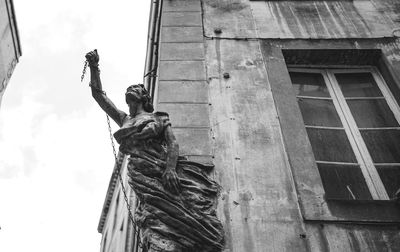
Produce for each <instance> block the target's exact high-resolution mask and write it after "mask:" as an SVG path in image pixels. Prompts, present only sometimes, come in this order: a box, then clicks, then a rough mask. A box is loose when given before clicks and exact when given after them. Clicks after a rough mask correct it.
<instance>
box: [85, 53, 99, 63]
mask: <svg viewBox="0 0 400 252" xmlns="http://www.w3.org/2000/svg"><path fill="white" fill-rule="evenodd" d="M85 57H86V60H87V61H88V62H89V66H90V67H93V66H94V67H97V66H98V65H99V54H98V53H97V50H96V49H94V50H93V51H91V52H88V53H87V54H86V56H85Z"/></svg>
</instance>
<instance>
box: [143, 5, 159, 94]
mask: <svg viewBox="0 0 400 252" xmlns="http://www.w3.org/2000/svg"><path fill="white" fill-rule="evenodd" d="M161 5H162V0H153V1H152V2H151V7H150V19H149V33H148V34H149V35H148V37H147V53H146V63H145V68H144V77H143V78H144V80H143V84H144V86H145V87H146V89H147V90H149V92H150V94H151V96H152V97H154V91H155V84H156V79H157V71H158V45H159V36H160V23H161V22H160V21H161Z"/></svg>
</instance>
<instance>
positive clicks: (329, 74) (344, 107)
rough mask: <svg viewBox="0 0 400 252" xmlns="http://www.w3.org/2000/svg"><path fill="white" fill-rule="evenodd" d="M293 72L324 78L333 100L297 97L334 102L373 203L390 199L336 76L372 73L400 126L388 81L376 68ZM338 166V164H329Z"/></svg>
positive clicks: (399, 114) (398, 108)
mask: <svg viewBox="0 0 400 252" xmlns="http://www.w3.org/2000/svg"><path fill="white" fill-rule="evenodd" d="M288 71H289V72H296V73H318V74H321V76H322V77H323V79H324V82H325V85H326V87H327V89H328V92H329V94H330V97H329V98H328V97H327V98H314V97H306V96H297V97H300V98H307V99H324V100H325V99H327V100H332V101H333V104H334V107H335V110H336V112H337V113H338V116H339V118H340V120H341V122H342V124H343V128H344V130H345V132H346V135H347V139H348V140H349V142H350V145H351V147H352V149H353V152H354V154H355V156H356V159H357V161H358V165H359V166H360V168H361V172H362V174H363V176H364V178H365V182H366V184H367V186H368V188H369V191H370V193H371V196H372V199H373V200H390V198H389V196H388V194H387V192H386V189H385V187H384V185H383V183H382V180H381V178H380V176H379V174H378V171H377V169H376V167H375V165H374V162H373V160H372V158H371V155H370V154H369V151H368V149H367V146H366V144H365V142H364V140H363V138H362V136H361V133H360V131H359V127H358V126H357V124H356V121H355V119H354V117H353V115H352V112H351V111H350V108H349V106H348V104H347V102H346V98H345V97H344V95H343V93H342V91H341V89H340V86H339V83H338V81H337V79H336V77H335V74H337V73H370V74H371V76H372V77H373V79H374V81H375V82H376V84H377V86H378V88H379V90H380V91H381V93H382V96H383V99H384V100H385V101H386V102H387V104H388V106H389V109H390V110H391V111H392V112H393V114H394V117H395V119H396V120H397V122H398V124H399V125H400V106H399V105H398V104H397V102H396V100H395V98H394V96H393V94H392V93H391V92H390V89H389V87H388V86H387V84H386V82H385V80H384V79H383V77H382V75H381V74H380V73H379V71H378V70H377V69H376V67H373V66H369V67H366V66H352V67H351V68H346V67H345V66H329V65H328V66H314V67H312V68H309V67H307V68H305V67H289V66H288ZM361 98H365V97H359V98H357V99H361ZM309 127H311V126H305V128H309ZM316 128H328V127H323V126H318V127H316ZM315 162H316V163H317V164H318V163H324V162H322V161H316V160H315ZM328 163H331V164H334V163H335V162H328Z"/></svg>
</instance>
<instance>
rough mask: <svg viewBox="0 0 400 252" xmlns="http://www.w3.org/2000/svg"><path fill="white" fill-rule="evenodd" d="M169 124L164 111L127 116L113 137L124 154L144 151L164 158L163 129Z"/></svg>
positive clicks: (155, 156) (164, 142)
mask: <svg viewBox="0 0 400 252" xmlns="http://www.w3.org/2000/svg"><path fill="white" fill-rule="evenodd" d="M168 125H169V120H168V115H167V114H166V113H160V112H156V113H146V114H141V115H138V116H136V117H131V116H127V117H126V118H125V120H124V122H123V125H122V127H121V128H120V129H119V130H118V131H117V132H115V134H114V137H115V138H116V139H117V141H118V143H119V144H120V151H121V152H123V153H125V154H134V153H143V152H144V153H146V154H148V155H151V156H152V157H154V158H157V159H163V160H165V158H166V147H165V146H166V141H165V137H164V129H165V127H167V126H168Z"/></svg>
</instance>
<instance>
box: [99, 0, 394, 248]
mask: <svg viewBox="0 0 400 252" xmlns="http://www.w3.org/2000/svg"><path fill="white" fill-rule="evenodd" d="M398 36H400V5H399V3H398V2H397V0H325V1H322V0H321V1H297V0H285V1H279V0H275V1H268V0H265V1H255V0H253V1H252V0H164V1H162V0H159V1H154V3H152V11H151V17H150V24H149V44H148V54H147V59H146V69H145V73H146V76H147V77H146V80H145V84H146V85H147V87H148V88H149V89H150V90H151V91H152V94H153V100H154V104H155V107H156V110H159V111H166V112H168V113H169V114H170V118H171V121H172V125H173V130H174V133H175V135H176V136H177V139H178V142H179V143H180V150H181V155H184V156H186V157H187V158H188V159H191V160H195V161H199V162H204V163H212V164H214V165H215V171H214V177H215V179H216V180H217V181H218V182H219V183H220V184H221V185H222V187H223V191H222V193H221V196H220V200H219V204H218V214H219V218H220V219H221V220H222V222H223V224H224V228H225V233H226V248H225V251H232V252H233V251H238V252H240V251H398V250H400V232H399V228H398V226H399V224H400V207H399V204H398V195H397V194H398V190H399V188H400V107H399V104H400V91H399V87H400V49H399V45H400V43H399V42H400V40H399V38H398ZM125 159H126V157H125ZM124 163H125V162H124V157H121V161H120V165H117V166H116V170H118V169H119V167H122V169H121V172H122V174H123V175H125V173H126V171H125V166H124ZM123 177H124V179H125V180H126V176H123ZM125 185H126V187H128V186H127V185H128V184H127V181H125ZM120 186H121V185H120V183H119V182H118V180H117V176H115V175H114V176H112V179H111V182H110V186H109V189H108V193H107V197H106V201H105V204H104V207H103V212H102V216H101V220H100V224H99V228H98V231H99V232H100V233H102V234H103V238H102V243H101V246H102V251H110V252H112V251H114V252H117V251H129V252H130V251H141V250H140V246H139V245H140V244H139V242H138V237H139V236H138V232H137V231H135V229H134V225H132V223H131V222H130V221H129V217H128V214H127V211H126V206H125V202H124V197H123V194H122V192H121V190H120ZM128 199H129V201H130V204H131V206H132V208H134V206H135V198H134V195H133V194H132V193H131V192H128Z"/></svg>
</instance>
